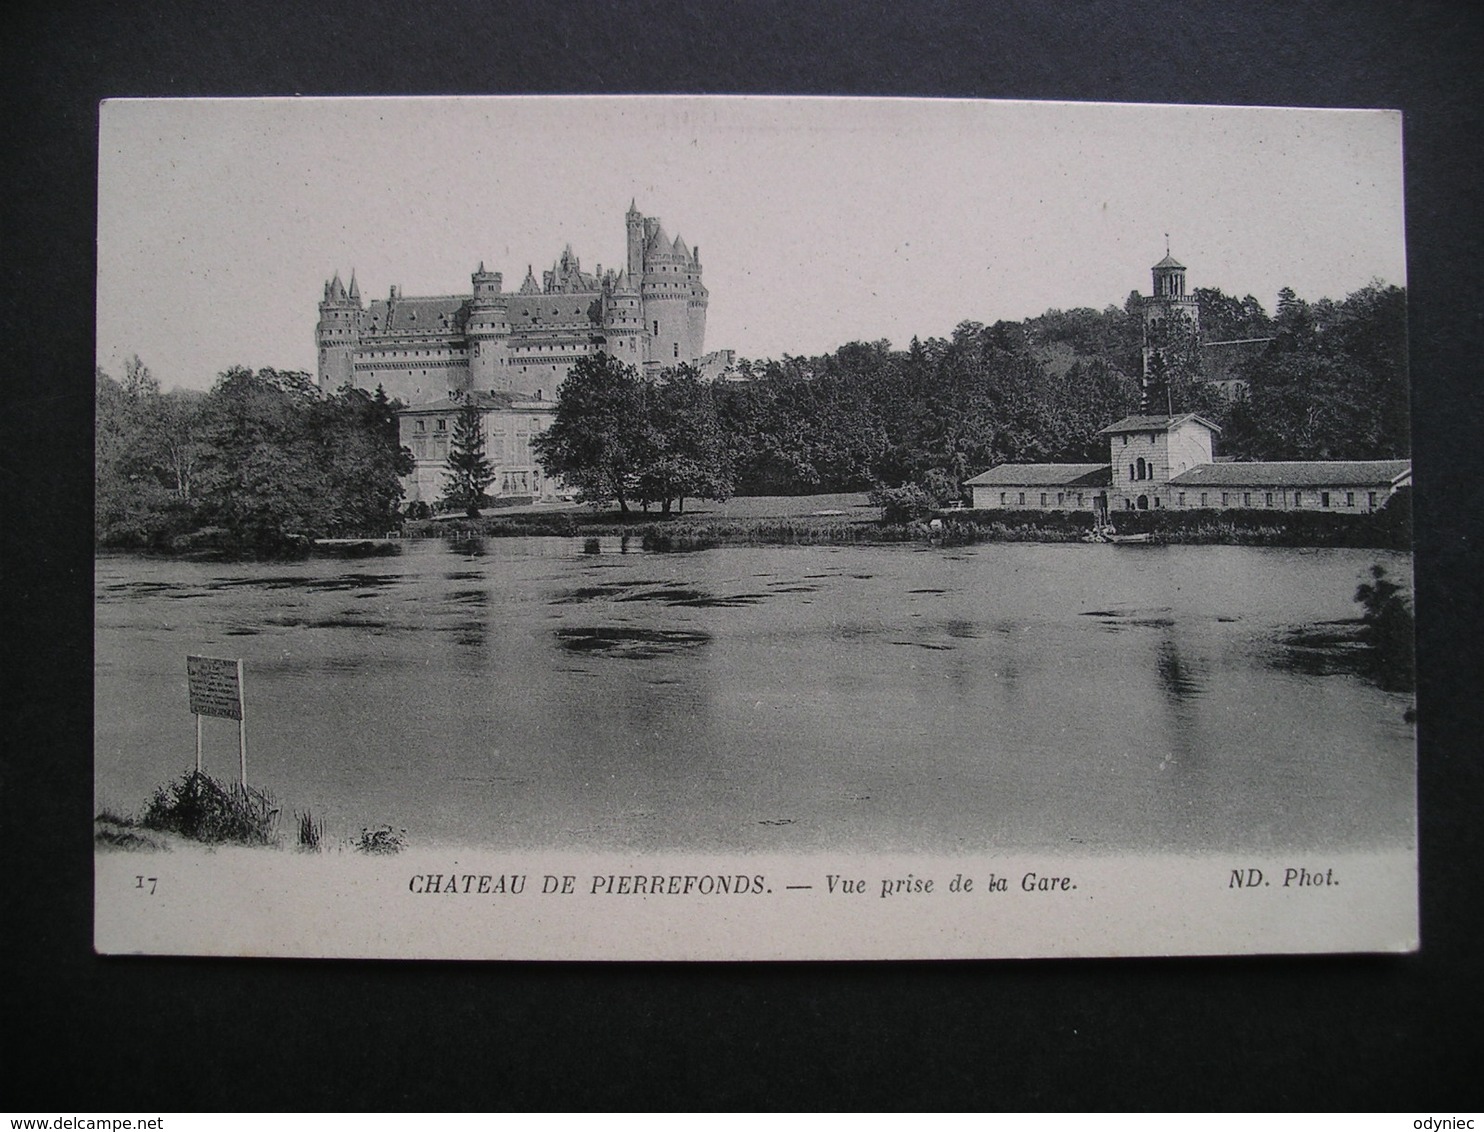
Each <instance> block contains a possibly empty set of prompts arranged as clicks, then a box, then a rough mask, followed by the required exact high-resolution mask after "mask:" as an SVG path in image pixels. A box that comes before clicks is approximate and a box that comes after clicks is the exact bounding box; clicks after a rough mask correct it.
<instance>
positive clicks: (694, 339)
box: [676, 236, 711, 368]
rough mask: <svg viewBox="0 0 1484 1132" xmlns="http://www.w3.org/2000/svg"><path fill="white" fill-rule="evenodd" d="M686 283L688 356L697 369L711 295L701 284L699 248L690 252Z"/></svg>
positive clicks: (702, 354)
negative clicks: (688, 327)
mask: <svg viewBox="0 0 1484 1132" xmlns="http://www.w3.org/2000/svg"><path fill="white" fill-rule="evenodd" d="M676 239H677V240H678V239H679V237H678V236H677V237H676ZM686 281H687V282H688V283H689V284H690V298H689V299H688V300H687V303H686V315H687V321H688V322H689V324H690V356H691V357H692V358H693V359H695V360H694V362H693V364H694V365H696V366H697V367H698V368H699V366H700V362H701V358H702V357H703V356H704V355H705V352H706V308H707V306H708V305H709V304H710V302H711V293H710V292H709V291H707V290H706V285H705V284H704V283H702V282H701V249H700V247H699V246H697V247H695V248H694V249H692V250H691V253H690V266H689V268H688V269H687V271H686Z"/></svg>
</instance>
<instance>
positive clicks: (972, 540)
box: [407, 511, 1411, 551]
mask: <svg viewBox="0 0 1484 1132" xmlns="http://www.w3.org/2000/svg"><path fill="white" fill-rule="evenodd" d="M937 519H938V522H937V525H936V526H933V525H931V523H930V521H929V520H915V521H912V522H906V523H887V522H883V521H881V520H879V519H859V518H851V517H848V516H844V517H824V516H804V515H800V516H793V517H787V518H769V517H737V518H726V517H716V518H710V517H704V518H692V517H689V516H672V517H670V518H667V519H657V518H654V517H652V516H644V515H630V516H627V517H617V516H614V515H613V514H611V513H602V514H586V515H584V514H578V513H573V512H558V513H548V514H530V515H520V516H509V517H505V516H485V517H482V518H480V519H464V520H454V521H442V522H438V523H436V524H427V525H422V524H409V530H408V532H407V533H408V534H409V535H410V536H412V537H445V538H453V539H468V538H481V537H488V538H501V537H541V536H555V537H561V538H594V539H596V538H600V537H618V536H624V537H629V538H633V539H635V540H637V541H638V542H639V543H640V544H641V545H642V546H643V547H644V548H645V549H646V550H656V551H666V550H704V549H710V548H713V547H721V546H860V545H872V544H894V543H907V542H922V543H925V544H941V545H949V546H968V545H973V544H976V543H991V542H1077V541H1079V540H1081V539H1082V538H1083V536H1085V535H1086V534H1087V533H1088V531H1089V530H1091V528H1092V526H1093V516H1092V513H1091V512H1078V511H955V512H946V513H944V514H941V515H939V516H938V517H937ZM1113 525H1114V527H1115V528H1116V529H1117V531H1118V532H1119V533H1120V534H1144V533H1148V534H1150V535H1152V536H1153V537H1152V539H1151V541H1152V542H1154V543H1156V544H1167V545H1227V546H1287V547H1317V546H1336V547H1342V546H1343V547H1367V548H1373V549H1387V550H1407V549H1409V548H1410V546H1411V527H1410V524H1408V523H1406V522H1405V521H1398V520H1397V517H1396V516H1394V515H1391V514H1389V513H1387V512H1385V511H1383V512H1378V513H1376V514H1373V515H1338V514H1323V513H1314V512H1300V513H1297V514H1293V513H1285V514H1279V513H1276V512H1273V511H1140V512H1120V513H1118V514H1116V515H1114V516H1113Z"/></svg>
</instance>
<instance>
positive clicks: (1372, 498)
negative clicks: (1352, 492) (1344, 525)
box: [1366, 491, 1376, 511]
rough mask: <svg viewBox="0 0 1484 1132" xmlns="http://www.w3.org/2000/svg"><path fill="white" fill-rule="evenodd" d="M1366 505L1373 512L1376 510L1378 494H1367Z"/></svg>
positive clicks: (1369, 492)
mask: <svg viewBox="0 0 1484 1132" xmlns="http://www.w3.org/2000/svg"><path fill="white" fill-rule="evenodd" d="M1366 504H1367V506H1369V507H1370V509H1371V510H1372V511H1374V510H1375V509H1376V493H1375V492H1374V491H1368V492H1366Z"/></svg>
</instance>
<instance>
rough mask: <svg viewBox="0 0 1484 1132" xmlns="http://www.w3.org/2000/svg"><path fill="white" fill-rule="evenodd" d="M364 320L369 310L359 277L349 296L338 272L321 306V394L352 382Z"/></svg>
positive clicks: (318, 340)
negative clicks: (362, 302)
mask: <svg viewBox="0 0 1484 1132" xmlns="http://www.w3.org/2000/svg"><path fill="white" fill-rule="evenodd" d="M364 318H365V310H364V308H362V306H361V292H360V288H358V287H357V286H356V280H355V274H354V273H352V274H351V277H350V293H349V294H347V293H346V290H345V285H344V284H343V283H341V282H340V272H338V271H337V272H335V277H334V278H333V279H331V280H330V281H329V282H328V283H326V284H325V292H324V298H323V299H322V300H321V302H320V304H319V324H318V325H317V326H316V327H315V345H316V347H317V348H318V356H319V373H318V376H319V387H320V389H321V391H323V392H325V393H333V392H334V391H335V390H337V389H339V388H340V387H341V386H342V385H348V384H351V383H352V380H353V376H354V367H353V364H352V359H353V356H354V354H355V350H356V347H357V346H358V345H359V344H360V341H361V326H362V322H363V320H364Z"/></svg>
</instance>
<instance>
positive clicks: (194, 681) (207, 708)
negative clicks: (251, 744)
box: [186, 656, 242, 720]
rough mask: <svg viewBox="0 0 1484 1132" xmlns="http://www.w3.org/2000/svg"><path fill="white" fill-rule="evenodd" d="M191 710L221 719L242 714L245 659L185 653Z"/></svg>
mask: <svg viewBox="0 0 1484 1132" xmlns="http://www.w3.org/2000/svg"><path fill="white" fill-rule="evenodd" d="M186 673H187V675H188V676H189V678H190V691H191V711H192V712H193V713H195V714H196V715H214V716H218V717H220V718H222V719H236V720H240V719H241V718H242V662H241V661H240V660H221V659H219V658H217V657H212V656H188V657H186Z"/></svg>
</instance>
